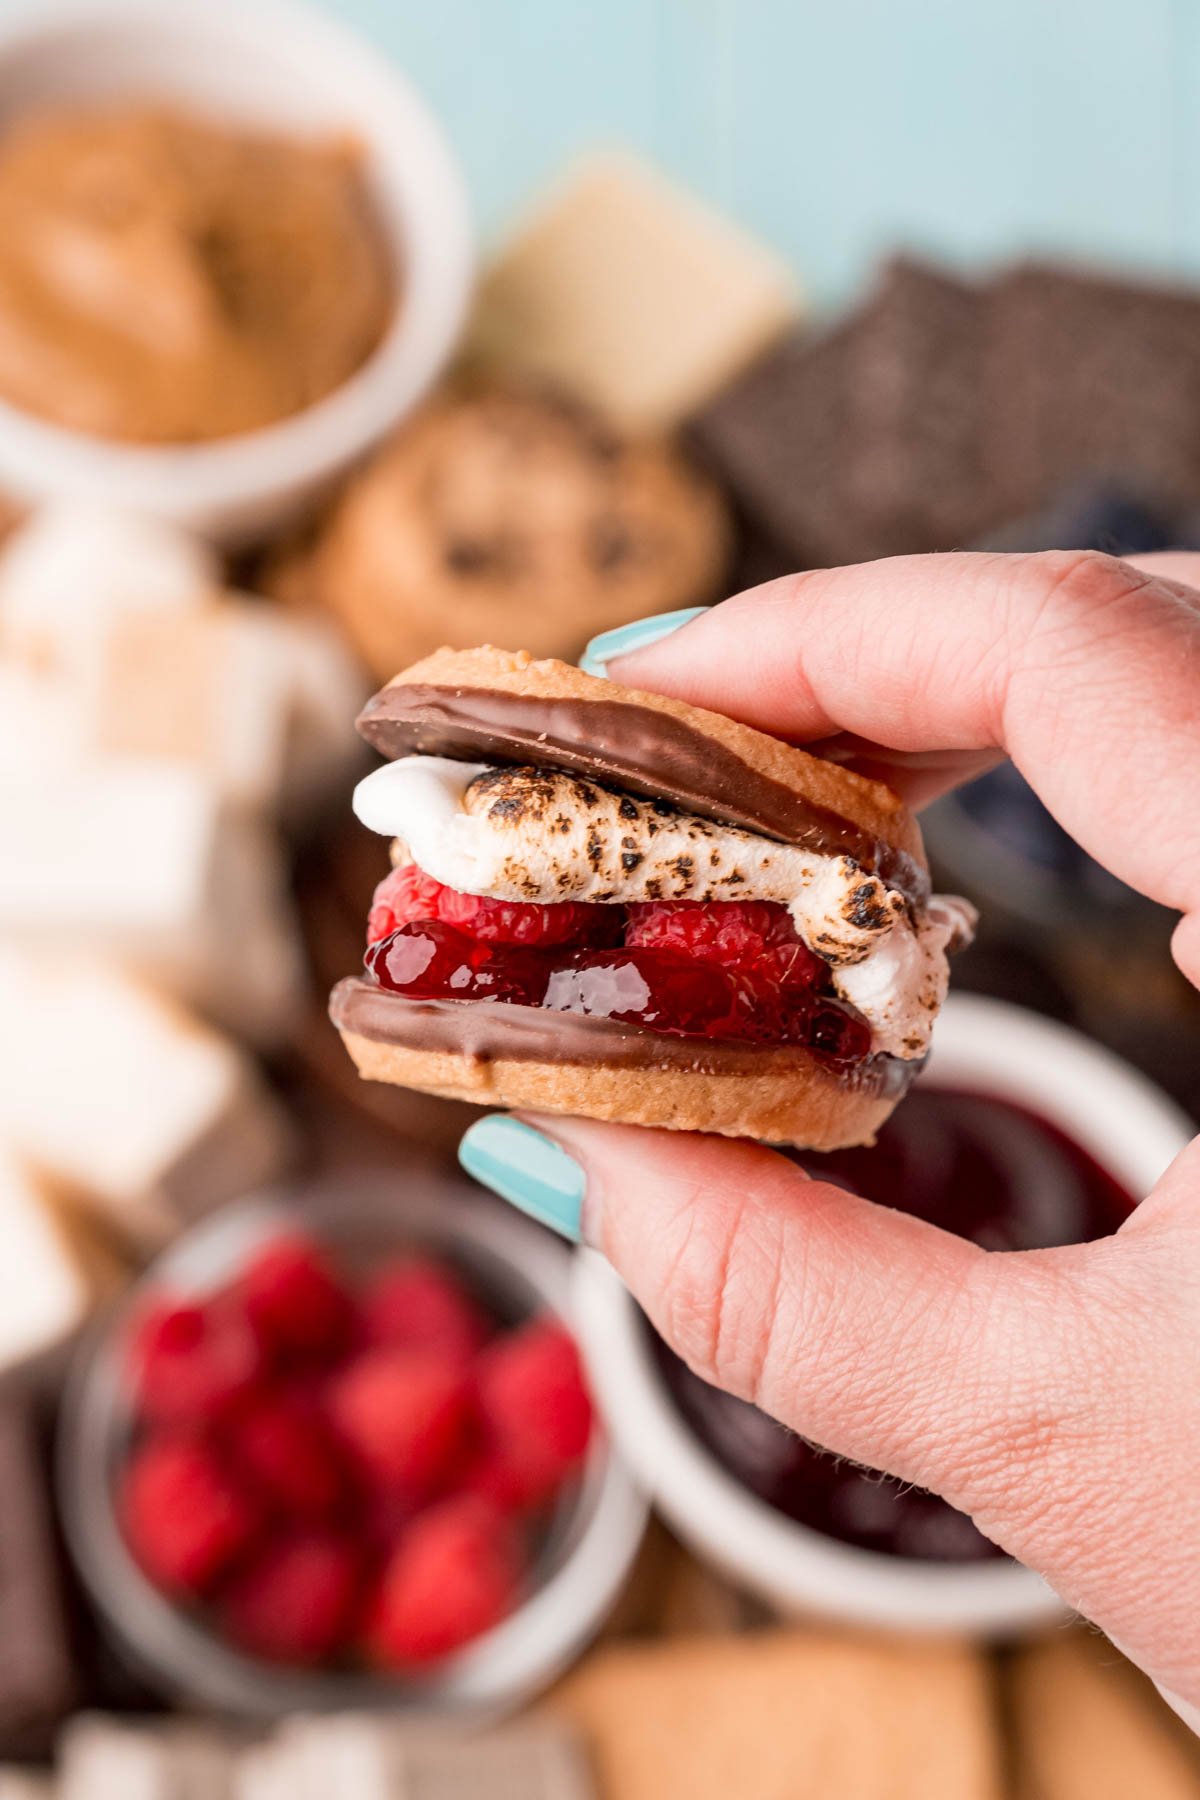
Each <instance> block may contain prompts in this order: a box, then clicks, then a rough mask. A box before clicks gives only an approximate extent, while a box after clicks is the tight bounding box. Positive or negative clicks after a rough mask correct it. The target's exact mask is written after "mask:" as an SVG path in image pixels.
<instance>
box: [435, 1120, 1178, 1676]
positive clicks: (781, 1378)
mask: <svg viewBox="0 0 1200 1800" xmlns="http://www.w3.org/2000/svg"><path fill="white" fill-rule="evenodd" d="M532 1123H533V1124H535V1125H536V1127H537V1129H536V1130H533V1129H530V1126H529V1125H526V1124H521V1123H519V1122H517V1121H515V1120H512V1119H499V1118H492V1119H487V1120H483V1121H481V1122H480V1123H479V1124H477V1125H475V1126H473V1127H472V1128H471V1130H470V1131H469V1132H468V1133H467V1137H466V1139H465V1141H464V1145H463V1151H462V1155H463V1160H464V1162H465V1164H466V1166H467V1167H468V1169H469V1170H470V1171H471V1173H473V1174H476V1175H478V1176H479V1177H480V1178H481V1179H483V1180H484V1181H485V1182H487V1183H488V1185H490V1186H492V1187H493V1188H495V1189H497V1191H499V1192H500V1193H502V1194H504V1195H505V1197H506V1198H508V1199H510V1200H514V1201H516V1202H517V1203H518V1204H520V1205H523V1206H525V1208H526V1210H530V1211H534V1212H536V1213H537V1214H538V1215H539V1216H541V1217H542V1218H544V1219H547V1220H550V1219H551V1218H553V1219H554V1220H555V1222H557V1224H558V1226H559V1228H560V1229H565V1230H567V1232H568V1235H574V1234H576V1233H577V1231H578V1229H579V1222H580V1203H581V1200H582V1235H583V1236H584V1237H586V1239H587V1240H588V1241H589V1242H590V1243H592V1244H594V1245H595V1246H596V1247H597V1248H598V1249H600V1250H602V1251H603V1253H604V1255H605V1256H606V1257H607V1258H608V1259H609V1261H610V1262H611V1263H612V1264H613V1265H614V1266H615V1268H616V1269H617V1270H618V1271H619V1273H620V1274H621V1275H622V1277H623V1278H624V1280H625V1281H626V1283H627V1284H628V1286H629V1288H630V1289H631V1291H632V1293H633V1294H634V1296H635V1298H636V1299H637V1300H638V1301H639V1302H640V1303H641V1305H642V1307H643V1308H644V1310H645V1311H646V1313H647V1314H648V1315H649V1317H650V1319H651V1320H652V1322H653V1323H654V1325H655V1326H656V1327H657V1329H658V1331H659V1332H660V1333H661V1335H662V1336H663V1337H664V1338H665V1339H666V1341H667V1342H668V1343H669V1344H670V1345H671V1346H672V1347H673V1348H674V1349H675V1350H676V1351H677V1352H678V1353H679V1354H680V1355H681V1356H682V1357H683V1358H684V1359H685V1361H686V1362H687V1363H688V1364H689V1365H690V1366H691V1367H692V1368H693V1369H694V1370H695V1371H696V1373H697V1374H699V1375H701V1376H702V1377H703V1378H704V1379H705V1380H707V1381H710V1382H712V1383H713V1384H715V1385H716V1386H718V1387H722V1388H725V1389H727V1390H729V1391H730V1392H733V1393H736V1394H738V1395H740V1396H741V1397H742V1398H744V1399H747V1400H752V1401H754V1402H756V1403H757V1404H758V1405H759V1406H761V1407H762V1408H763V1409H764V1410H765V1411H766V1412H768V1413H770V1414H772V1415H773V1416H774V1417H775V1418H777V1419H780V1420H782V1421H783V1422H784V1423H785V1424H788V1425H790V1426H792V1427H793V1428H794V1429H795V1430H797V1431H800V1432H802V1433H803V1434H804V1435H805V1436H806V1437H808V1438H811V1439H812V1440H813V1441H815V1442H816V1443H818V1444H821V1445H823V1446H824V1447H825V1448H826V1449H829V1450H832V1451H835V1452H837V1453H839V1454H841V1455H844V1456H849V1457H852V1458H854V1459H855V1460H856V1461H860V1462H863V1463H866V1464H869V1465H870V1466H872V1467H874V1468H879V1469H885V1470H887V1471H888V1472H889V1473H891V1474H893V1475H898V1476H900V1477H901V1478H902V1479H904V1480H907V1481H912V1482H915V1483H918V1484H919V1485H920V1486H922V1487H927V1488H931V1489H933V1490H934V1491H935V1492H937V1493H940V1494H943V1495H944V1496H945V1497H946V1498H947V1499H948V1500H949V1501H951V1503H952V1504H953V1505H955V1506H957V1507H960V1508H961V1509H962V1510H963V1511H965V1512H968V1513H970V1514H971V1515H972V1517H973V1518H974V1519H975V1521H976V1523H977V1524H978V1525H979V1527H980V1529H981V1530H982V1531H983V1532H985V1533H986V1535H987V1536H988V1537H990V1538H992V1539H993V1540H994V1541H995V1542H996V1543H998V1544H1000V1545H1002V1546H1003V1547H1004V1548H1005V1549H1006V1550H1008V1551H1010V1552H1011V1553H1012V1554H1013V1555H1014V1556H1017V1557H1019V1558H1020V1559H1021V1561H1023V1562H1026V1563H1028V1564H1029V1565H1030V1566H1031V1567H1033V1568H1035V1569H1037V1570H1039V1571H1040V1572H1041V1573H1042V1574H1043V1575H1044V1576H1045V1577H1046V1578H1047V1580H1049V1582H1050V1583H1051V1585H1052V1586H1053V1587H1054V1588H1056V1589H1057V1591H1058V1592H1059V1593H1060V1594H1061V1595H1062V1596H1063V1598H1064V1599H1065V1600H1067V1602H1068V1603H1069V1604H1070V1605H1072V1606H1075V1607H1076V1608H1078V1610H1080V1611H1081V1612H1083V1613H1084V1614H1086V1616H1087V1617H1089V1618H1091V1619H1092V1620H1094V1621H1095V1622H1096V1623H1097V1624H1100V1625H1102V1626H1103V1627H1104V1628H1105V1629H1106V1630H1108V1631H1110V1632H1111V1633H1112V1634H1113V1635H1114V1636H1116V1637H1117V1638H1118V1639H1119V1640H1120V1641H1121V1642H1122V1643H1123V1644H1124V1645H1125V1647H1126V1648H1127V1650H1128V1651H1129V1652H1130V1653H1131V1654H1133V1655H1135V1656H1137V1657H1138V1659H1139V1660H1140V1661H1141V1662H1142V1666H1143V1667H1146V1668H1148V1669H1150V1670H1151V1672H1153V1673H1155V1674H1156V1675H1158V1676H1159V1677H1160V1678H1161V1679H1163V1680H1165V1681H1166V1682H1167V1684H1168V1685H1169V1686H1172V1687H1173V1689H1174V1691H1176V1692H1180V1693H1184V1694H1185V1695H1187V1696H1188V1697H1189V1698H1194V1699H1198V1700H1200V1663H1198V1659H1197V1652H1196V1644H1195V1625H1194V1620H1195V1617H1196V1609H1197V1607H1200V1566H1198V1564H1197V1559H1196V1558H1195V1556H1194V1552H1193V1551H1192V1550H1191V1549H1190V1548H1189V1544H1190V1541H1191V1540H1190V1534H1191V1533H1193V1532H1194V1531H1195V1530H1196V1529H1197V1527H1198V1525H1200V1516H1198V1510H1200V1509H1198V1507H1197V1504H1196V1503H1195V1501H1194V1500H1193V1498H1192V1496H1193V1494H1194V1493H1195V1491H1196V1490H1195V1467H1194V1462H1195V1454H1196V1452H1195V1445H1196V1442H1197V1430H1198V1429H1200V1402H1198V1403H1196V1404H1193V1402H1192V1400H1191V1398H1190V1397H1191V1395H1192V1394H1193V1393H1195V1392H1196V1382H1195V1368H1196V1356H1197V1329H1196V1324H1195V1319H1196V1317H1197V1308H1196V1303H1197V1292H1196V1288H1197V1285H1198V1284H1197V1282H1196V1281H1195V1280H1190V1281H1188V1282H1185V1283H1183V1284H1182V1285H1181V1282H1180V1271H1181V1267H1182V1266H1184V1265H1186V1264H1187V1263H1188V1262H1189V1261H1190V1262H1191V1263H1192V1264H1193V1265H1194V1263H1195V1261H1196V1260H1197V1258H1196V1256H1195V1255H1191V1256H1190V1257H1189V1255H1187V1254H1186V1253H1185V1246H1182V1245H1181V1244H1180V1242H1179V1226H1178V1218H1179V1208H1180V1206H1181V1205H1182V1200H1181V1199H1180V1196H1183V1197H1184V1198H1186V1195H1187V1193H1188V1192H1190V1193H1191V1194H1192V1195H1193V1196H1194V1193H1195V1185H1194V1183H1195V1176H1196V1173H1197V1163H1198V1162H1200V1156H1197V1155H1196V1153H1195V1152H1196V1147H1193V1153H1191V1154H1185V1155H1184V1156H1183V1157H1181V1158H1180V1159H1179V1162H1178V1163H1177V1164H1176V1165H1175V1167H1174V1168H1173V1169H1172V1170H1171V1171H1170V1172H1169V1174H1168V1176H1167V1177H1165V1178H1164V1182H1163V1183H1162V1184H1161V1187H1160V1190H1159V1200H1158V1204H1157V1205H1153V1206H1150V1207H1148V1208H1146V1209H1145V1217H1144V1219H1142V1220H1140V1219H1139V1215H1138V1214H1135V1215H1134V1218H1133V1219H1132V1220H1131V1221H1130V1224H1129V1226H1127V1227H1126V1228H1124V1229H1123V1230H1122V1231H1121V1232H1120V1233H1118V1235H1117V1236H1116V1237H1115V1238H1108V1239H1103V1240H1101V1241H1099V1242H1097V1243H1094V1244H1087V1245H1079V1246H1075V1247H1071V1248H1067V1249H1061V1250H1050V1251H1025V1252H1019V1253H1011V1252H1010V1253H998V1252H985V1251H983V1250H981V1249H979V1248H977V1247H976V1246H974V1245H972V1244H970V1243H967V1242H966V1241H965V1240H962V1239H960V1238H956V1237H953V1236H951V1235H949V1234H948V1233H946V1232H943V1231H939V1230H937V1229H936V1228H935V1227H933V1226H931V1225H927V1224H925V1223H924V1222H923V1221H920V1220H917V1219H913V1218H910V1217H908V1216H907V1215H906V1214H902V1213H898V1212H894V1211H892V1210H891V1209H889V1208H887V1207H883V1206H878V1205H875V1204H873V1203H872V1202H870V1201H867V1200H864V1199H861V1198H859V1197H858V1196H856V1195H854V1194H849V1193H847V1192H845V1191H844V1190H843V1189H841V1188H838V1187H835V1186H832V1185H831V1184H828V1183H826V1182H821V1181H814V1180H810V1179H809V1178H808V1177H807V1176H806V1175H805V1174H804V1172H803V1171H802V1170H800V1169H799V1168H797V1167H796V1166H795V1164H793V1163H792V1162H790V1161H789V1160H787V1159H786V1158H784V1157H782V1156H780V1155H779V1154H778V1153H777V1152H774V1151H771V1150H767V1149H764V1148H763V1147H761V1146H759V1145H755V1144H750V1143H743V1142H734V1141H728V1140H724V1139H717V1138H710V1137H700V1136H690V1135H687V1134H684V1133H671V1132H656V1131H648V1130H645V1129H642V1128H638V1127H633V1126H623V1125H601V1124H597V1123H595V1122H590V1121H586V1120H578V1119H568V1118H558V1117H555V1118H552V1119H551V1118H539V1119H537V1120H536V1121H533V1122H532ZM564 1152H565V1154H564ZM530 1159H532V1161H531V1160H530ZM1170 1192H1174V1193H1175V1195H1176V1203H1175V1204H1173V1205H1168V1204H1167V1200H1168V1198H1169V1193H1170ZM1173 1220H1174V1223H1173V1222H1172V1221H1173ZM1180 1396H1185V1397H1186V1403H1184V1401H1183V1400H1181V1399H1180ZM1182 1415H1186V1416H1182ZM1168 1493H1171V1494H1176V1495H1178V1496H1180V1500H1179V1504H1178V1505H1177V1506H1164V1505H1163V1496H1164V1494H1168ZM1183 1496H1186V1497H1187V1498H1186V1499H1184V1498H1183Z"/></svg>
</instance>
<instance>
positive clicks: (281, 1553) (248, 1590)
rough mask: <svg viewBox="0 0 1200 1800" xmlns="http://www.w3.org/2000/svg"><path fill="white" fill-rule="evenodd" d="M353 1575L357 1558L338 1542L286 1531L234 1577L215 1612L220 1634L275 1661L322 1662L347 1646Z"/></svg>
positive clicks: (355, 1584) (323, 1536) (353, 1603)
mask: <svg viewBox="0 0 1200 1800" xmlns="http://www.w3.org/2000/svg"><path fill="white" fill-rule="evenodd" d="M359 1575H360V1571H359V1563H358V1557H357V1555H356V1554H355V1552H354V1550H353V1548H352V1547H351V1546H350V1545H349V1544H346V1543H344V1542H343V1541H342V1540H341V1539H340V1538H336V1537H333V1536H331V1535H330V1534H329V1533H327V1532H316V1531H296V1532H291V1533H289V1534H288V1535H287V1536H285V1537H284V1538H283V1539H282V1540H281V1541H279V1542H277V1543H273V1544H271V1545H270V1547H269V1548H268V1549H266V1550H264V1551H263V1552H262V1554H261V1555H260V1556H259V1557H257V1558H256V1560H255V1561H254V1562H252V1563H251V1564H250V1565H249V1567H248V1568H246V1569H244V1570H242V1571H241V1572H239V1574H238V1575H236V1576H235V1577H234V1580H233V1581H232V1582H231V1584H230V1586H229V1587H228V1588H227V1589H226V1592H225V1595H224V1597H223V1601H222V1606H221V1619H222V1622H223V1624H224V1627H225V1630H226V1632H227V1633H228V1634H229V1637H230V1638H231V1639H232V1640H233V1642H234V1643H235V1644H237V1645H239V1646H240V1648H241V1649H243V1650H248V1651H250V1652H251V1654H252V1655H255V1656H262V1657H267V1658H269V1659H270V1660H271V1661H273V1662H286V1663H299V1664H308V1665H312V1664H314V1663H321V1662H324V1661H326V1659H327V1658H328V1657H330V1656H331V1655H332V1654H333V1653H334V1651H336V1650H338V1649H340V1648H341V1646H342V1645H343V1644H344V1643H345V1641H346V1638H347V1635H348V1632H349V1629H350V1625H351V1621H352V1619H353V1616H354V1612H355V1608H356V1602H357V1599H358V1590H359Z"/></svg>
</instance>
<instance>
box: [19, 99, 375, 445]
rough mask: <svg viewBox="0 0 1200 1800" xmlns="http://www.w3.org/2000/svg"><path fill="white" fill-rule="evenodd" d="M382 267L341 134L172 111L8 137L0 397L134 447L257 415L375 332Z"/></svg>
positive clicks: (90, 119)
mask: <svg viewBox="0 0 1200 1800" xmlns="http://www.w3.org/2000/svg"><path fill="white" fill-rule="evenodd" d="M392 290H393V275H392V271H391V269H390V264H389V256H388V252H387V248H386V245H385V243H384V241H383V238H382V235H381V233H380V230H379V227H378V224H377V222H376V220H375V219H374V218H373V216H372V211H371V206H370V201H369V197H368V194H367V190H366V185H365V182H364V180H363V175H362V169H361V165H360V159H359V157H358V155H357V153H356V152H355V150H354V149H353V147H352V146H351V145H350V144H349V143H348V142H342V141H332V140H327V141H321V142H306V141H301V140H299V139H293V138H289V137H284V136H276V135H272V134H267V133H265V132H259V131H252V130H248V129H245V128H243V127H241V126H235V125H227V124H218V123H215V122H209V121H205V120H202V119H199V118H194V117H191V116H189V115H187V114H185V113H183V112H176V111H173V110H168V109H166V108H159V107H149V106H146V107H142V106H126V107H122V108H119V109H115V110H106V111H99V110H93V109H85V108H78V109H75V108H71V109H58V110H54V111H47V112H43V113H38V114H36V115H34V116H32V117H30V118H29V119H27V120H24V121H22V122H20V123H18V124H16V125H14V126H13V127H12V128H11V129H10V130H9V131H7V132H6V133H5V135H4V136H3V138H0V396H2V397H3V398H4V399H6V400H8V401H10V402H12V403H13V404H14V405H17V406H21V407H24V408H26V409H27V410H28V411H30V412H33V413H37V414H39V415H41V416H42V417H43V418H46V419H50V420H53V421H54V422H55V423H56V424H59V425H64V426H68V427H70V428H72V429H75V430H78V431H84V432H90V433H94V434H96V435H98V436H102V437H111V438H121V439H127V440H132V441H140V442H145V443H188V442H197V441H200V440H203V439H208V438H216V437H225V436H228V435H231V434H234V433H237V432H243V431H250V430H253V429H254V428H255V427H257V426H262V425H268V424H270V423H272V422H273V421H275V420H278V419H282V418H286V417H287V416H288V415H289V414H292V413H295V412H298V411H299V410H300V409H301V408H302V407H305V406H308V405H309V404H311V403H312V402H313V401H315V400H319V399H320V398H321V397H322V396H323V395H325V394H328V393H330V392H331V391H332V390H333V389H334V388H336V387H337V386H338V385H339V384H340V383H341V382H343V381H344V380H345V379H346V378H347V377H348V376H349V375H351V374H353V372H354V371H355V370H356V369H357V368H358V367H359V366H360V365H361V364H362V363H363V362H364V361H365V359H366V358H367V357H368V356H369V355H370V353H371V351H372V350H373V349H374V348H375V346H376V345H377V344H378V342H379V340H380V338H381V336H382V335H383V332H384V329H385V327H386V324H387V321H388V317H389V314H390V311H391V306H392Z"/></svg>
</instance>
